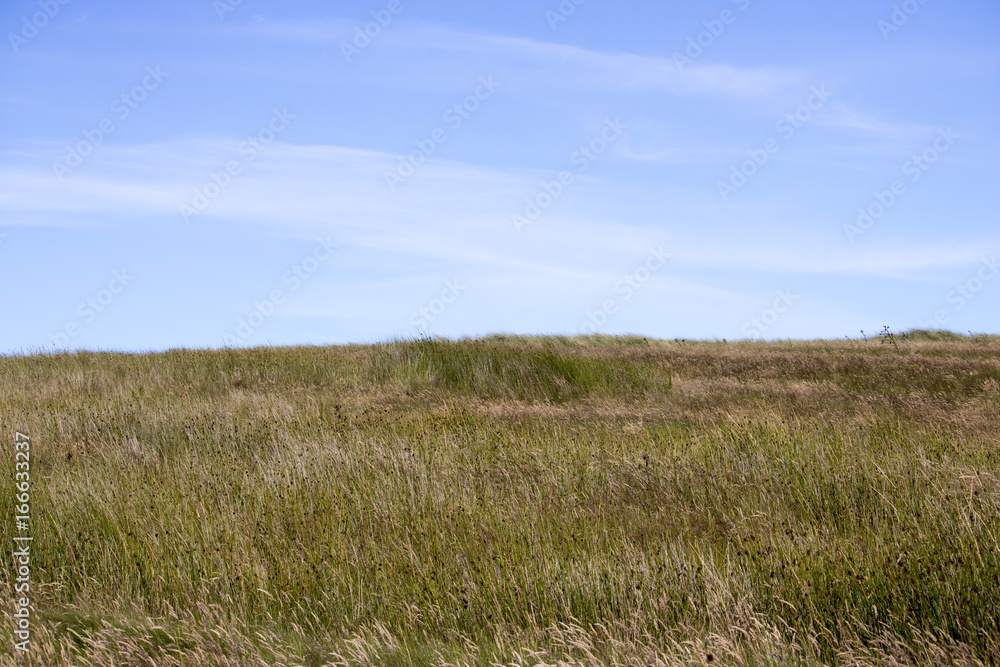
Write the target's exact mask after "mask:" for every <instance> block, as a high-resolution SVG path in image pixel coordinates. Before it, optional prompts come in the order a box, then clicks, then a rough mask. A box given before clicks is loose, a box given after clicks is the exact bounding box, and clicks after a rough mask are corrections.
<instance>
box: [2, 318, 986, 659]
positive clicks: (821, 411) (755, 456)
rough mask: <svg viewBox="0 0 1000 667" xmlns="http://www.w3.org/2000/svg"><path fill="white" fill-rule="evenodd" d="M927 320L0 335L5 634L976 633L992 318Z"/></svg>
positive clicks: (716, 654) (719, 642)
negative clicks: (739, 335) (319, 335)
mask: <svg viewBox="0 0 1000 667" xmlns="http://www.w3.org/2000/svg"><path fill="white" fill-rule="evenodd" d="M935 338H938V340H934V339H935ZM943 338H945V337H944V336H941V335H936V334H926V333H924V334H920V333H917V334H914V335H911V336H910V337H908V339H907V340H897V341H896V342H897V344H896V345H891V344H883V343H882V342H881V341H879V340H874V341H814V342H780V343H691V342H681V341H676V342H669V341H654V340H647V339H643V338H637V337H631V338H612V337H603V336H596V337H586V338H555V337H550V338H511V337H503V336H497V337H491V338H487V339H481V340H470V341H410V342H397V343H392V344H386V345H377V346H348V347H332V348H289V349H267V348H261V349H254V350H220V351H172V352H168V353H163V354H148V355H122V354H94V353H81V354H75V355H55V356H32V357H7V358H0V369H2V374H0V378H2V379H0V421H2V422H3V423H4V424H6V425H7V428H8V433H9V435H10V438H11V441H13V430H14V429H16V430H18V431H21V432H23V433H28V434H30V435H31V438H32V450H31V451H32V466H33V467H32V480H33V496H32V504H33V512H34V522H33V528H32V530H33V535H34V537H35V542H34V546H33V559H32V567H33V575H32V576H33V586H32V599H33V603H34V605H35V616H34V618H33V626H32V627H33V636H32V651H31V653H30V654H29V656H28V659H27V663H30V664H41V665H71V664H72V665H119V664H127V665H271V664H283V665H310V666H318V665H328V664H336V665H341V664H344V665H364V664H372V665H374V664H387V665H391V664H398V665H404V664H433V665H604V664H610V665H675V664H678V665H679V664H685V665H689V664H708V663H709V662H712V663H713V664H732V665H769V664H803V665H812V664H829V663H840V664H858V665H911V664H941V665H946V664H963V665H964V664H969V665H975V664H991V663H996V662H997V661H998V660H1000V643H998V642H1000V639H998V637H1000V621H998V614H997V612H996V610H997V609H998V608H1000V546H998V536H1000V511H998V510H1000V447H998V445H1000V437H998V431H997V425H998V424H1000V338H997V337H978V338H975V339H972V338H964V337H955V336H951V337H948V339H943ZM12 449H13V448H12V447H7V448H5V450H4V451H5V456H6V457H7V458H6V460H7V465H8V470H9V471H11V472H10V474H5V475H3V476H0V489H2V493H3V497H5V498H11V499H12V498H13V496H14V482H13V451H12ZM11 502H13V501H11ZM13 533H14V529H13V526H12V525H10V524H9V523H6V522H5V523H4V524H3V527H2V528H0V538H2V539H3V540H5V541H6V543H7V544H11V538H12V537H13ZM0 560H2V564H0V568H2V569H0V589H2V590H3V592H4V595H5V596H6V597H5V599H7V600H10V599H11V598H12V597H13V591H12V584H13V582H12V578H13V576H12V572H13V560H12V557H11V555H10V553H9V552H8V553H5V554H4V555H3V556H2V557H0ZM11 611H12V607H11V606H10V605H9V604H5V605H4V606H3V611H2V615H0V618H2V619H3V620H2V623H0V625H2V626H3V627H4V631H5V632H7V633H8V636H12V634H11V628H12V624H13V619H12V617H11ZM22 657H23V656H16V655H15V652H14V651H13V649H12V648H11V642H7V644H6V645H5V648H4V649H3V652H2V653H0V663H2V664H17V663H18V661H19V659H20V658H22Z"/></svg>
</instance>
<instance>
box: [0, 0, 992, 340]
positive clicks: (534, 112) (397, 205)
mask: <svg viewBox="0 0 1000 667" xmlns="http://www.w3.org/2000/svg"><path fill="white" fill-rule="evenodd" d="M577 3H579V4H577ZM0 27H2V30H3V33H4V36H5V38H4V44H3V47H2V48H0V53H2V55H0V77H2V78H0V95H2V104H0V114H2V120H3V122H2V123H0V263H2V266H3V268H4V272H3V275H4V277H3V279H2V281H0V299H2V302H3V309H4V320H3V321H4V324H3V326H2V327H0V351H2V352H8V353H10V352H15V353H21V352H32V351H55V350H61V349H71V350H72V349H105V350H107V349H114V350H136V351H141V350H157V349H167V348H176V347H221V346H225V345H235V346H255V345H287V344H304V343H319V344H323V343H343V342H370V341H378V340H386V339H389V338H394V337H411V336H415V335H421V334H424V335H440V336H450V337H456V336H463V335H481V334H487V333H493V332H510V333H573V332H583V333H590V332H595V331H596V332H601V333H638V334H642V335H647V336H654V337H661V338H671V339H672V338H677V337H681V338H718V339H722V338H726V339H729V340H732V339H739V338H765V339H774V338H814V337H825V338H839V337H843V336H851V337H854V336H860V330H861V329H864V330H865V331H866V332H876V331H877V330H879V329H881V328H882V326H883V325H889V326H890V327H892V328H893V329H894V330H902V329H906V328H911V327H920V326H932V325H933V326H935V328H943V329H951V330H955V331H961V332H965V331H967V330H971V331H973V332H998V331H1000V315H998V304H1000V298H998V297H1000V279H995V278H1000V267H998V266H997V264H996V262H997V255H998V253H1000V232H998V225H997V221H998V220H1000V215H998V213H1000V188H998V187H997V184H998V182H1000V168H998V158H1000V150H998V149H1000V133H998V124H997V122H996V118H997V112H998V110H1000V77H998V64H1000V58H998V55H1000V42H998V40H997V38H996V36H997V34H998V28H1000V5H998V4H997V3H996V2H992V1H982V2H976V1H972V0H957V1H955V2H944V1H943V0H925V1H924V2H920V0H907V2H896V3H893V2H889V1H886V2H873V1H872V0H866V1H864V2H862V1H860V0H858V1H853V0H847V1H844V2H838V3H811V2H810V3H803V2H791V1H786V0H771V1H769V2H764V1H763V0H716V1H714V2H699V3H694V2H691V3H665V2H644V1H639V0H635V1H629V2H620V3H611V2H606V1H603V0H583V1H581V0H565V1H564V2H562V3H561V4H560V2H559V1H558V0H538V1H528V0H508V1H506V2H502V3H501V2H488V3H487V2H458V1H457V0H371V1H364V2H361V1H345V2H337V3H325V2H309V1H306V0H302V1H286V2H276V1H267V0H243V1H242V2H238V3H237V2H236V0H218V1H216V2H213V0H178V1H176V2H171V3H135V2H125V1H109V0H102V1H101V2H93V1H87V0H42V1H41V2H39V1H38V0H35V2H28V1H22V0H9V1H7V2H4V3H3V4H2V6H0Z"/></svg>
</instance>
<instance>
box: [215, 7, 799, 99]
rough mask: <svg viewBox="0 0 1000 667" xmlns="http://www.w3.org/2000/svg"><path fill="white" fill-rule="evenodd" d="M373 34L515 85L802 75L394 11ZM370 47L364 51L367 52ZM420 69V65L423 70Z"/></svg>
mask: <svg viewBox="0 0 1000 667" xmlns="http://www.w3.org/2000/svg"><path fill="white" fill-rule="evenodd" d="M396 21H397V22H396V23H394V24H393V25H392V26H390V27H389V28H386V29H384V30H383V31H382V33H381V34H380V35H379V36H378V38H377V39H378V44H379V49H378V50H379V51H387V52H388V53H387V54H386V55H383V56H381V57H384V58H390V59H392V60H394V61H398V62H399V63H401V66H402V67H405V63H406V62H407V59H405V58H403V59H400V56H399V53H398V52H399V51H409V52H423V53H429V54H433V53H434V52H442V51H443V52H448V57H449V58H454V57H456V55H457V54H461V57H462V58H463V59H466V60H468V59H472V60H476V59H480V60H482V61H484V63H488V64H490V66H491V67H492V68H498V69H502V68H511V69H514V68H516V69H517V71H519V72H520V73H521V75H522V76H520V77H518V80H520V81H521V82H522V85H531V84H534V85H539V84H541V85H545V86H547V87H552V88H580V89H586V90H593V89H603V90H628V91H634V92H640V91H661V92H667V93H675V94H682V95H694V94H721V95H736V96H744V97H751V96H767V95H772V94H775V93H776V92H778V91H780V90H782V89H784V88H786V87H788V86H790V85H792V84H795V83H799V82H801V81H803V80H805V73H804V72H803V71H802V70H799V69H794V68H783V67H740V66H735V65H728V64H710V63H695V64H692V65H689V66H688V67H686V68H685V69H684V71H681V70H680V69H678V67H677V66H676V64H675V63H674V61H673V60H672V59H671V58H668V57H666V56H663V57H655V56H644V55H637V54H633V53H627V52H617V53H608V52H602V51H595V50H591V49H585V48H581V47H578V46H572V45H568V44H560V43H555V42H546V41H541V40H537V39H529V38H525V37H513V36H508V35H498V34H493V35H491V34H483V33H474V32H462V31H458V30H454V29H450V28H445V27H442V26H440V25H437V24H433V23H427V22H420V21H408V20H407V18H406V17H405V16H401V17H400V18H397V19H396ZM358 25H359V24H358V23H357V22H354V21H349V20H345V19H343V18H339V17H328V18H324V19H317V20H313V21H309V22H301V21H274V22H264V23H247V24H243V25H240V26H234V27H233V28H232V30H233V32H234V33H237V34H238V33H239V32H243V33H245V34H247V35H249V36H251V37H255V38H259V37H265V38H269V39H277V40H293V41H300V42H305V43H328V44H330V45H331V46H334V47H336V46H338V45H340V44H341V43H350V41H351V39H353V30H354V28H356V27H357V26H358ZM376 55H377V54H376V53H372V54H366V57H369V56H370V57H375V56H376ZM425 74H426V73H425Z"/></svg>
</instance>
